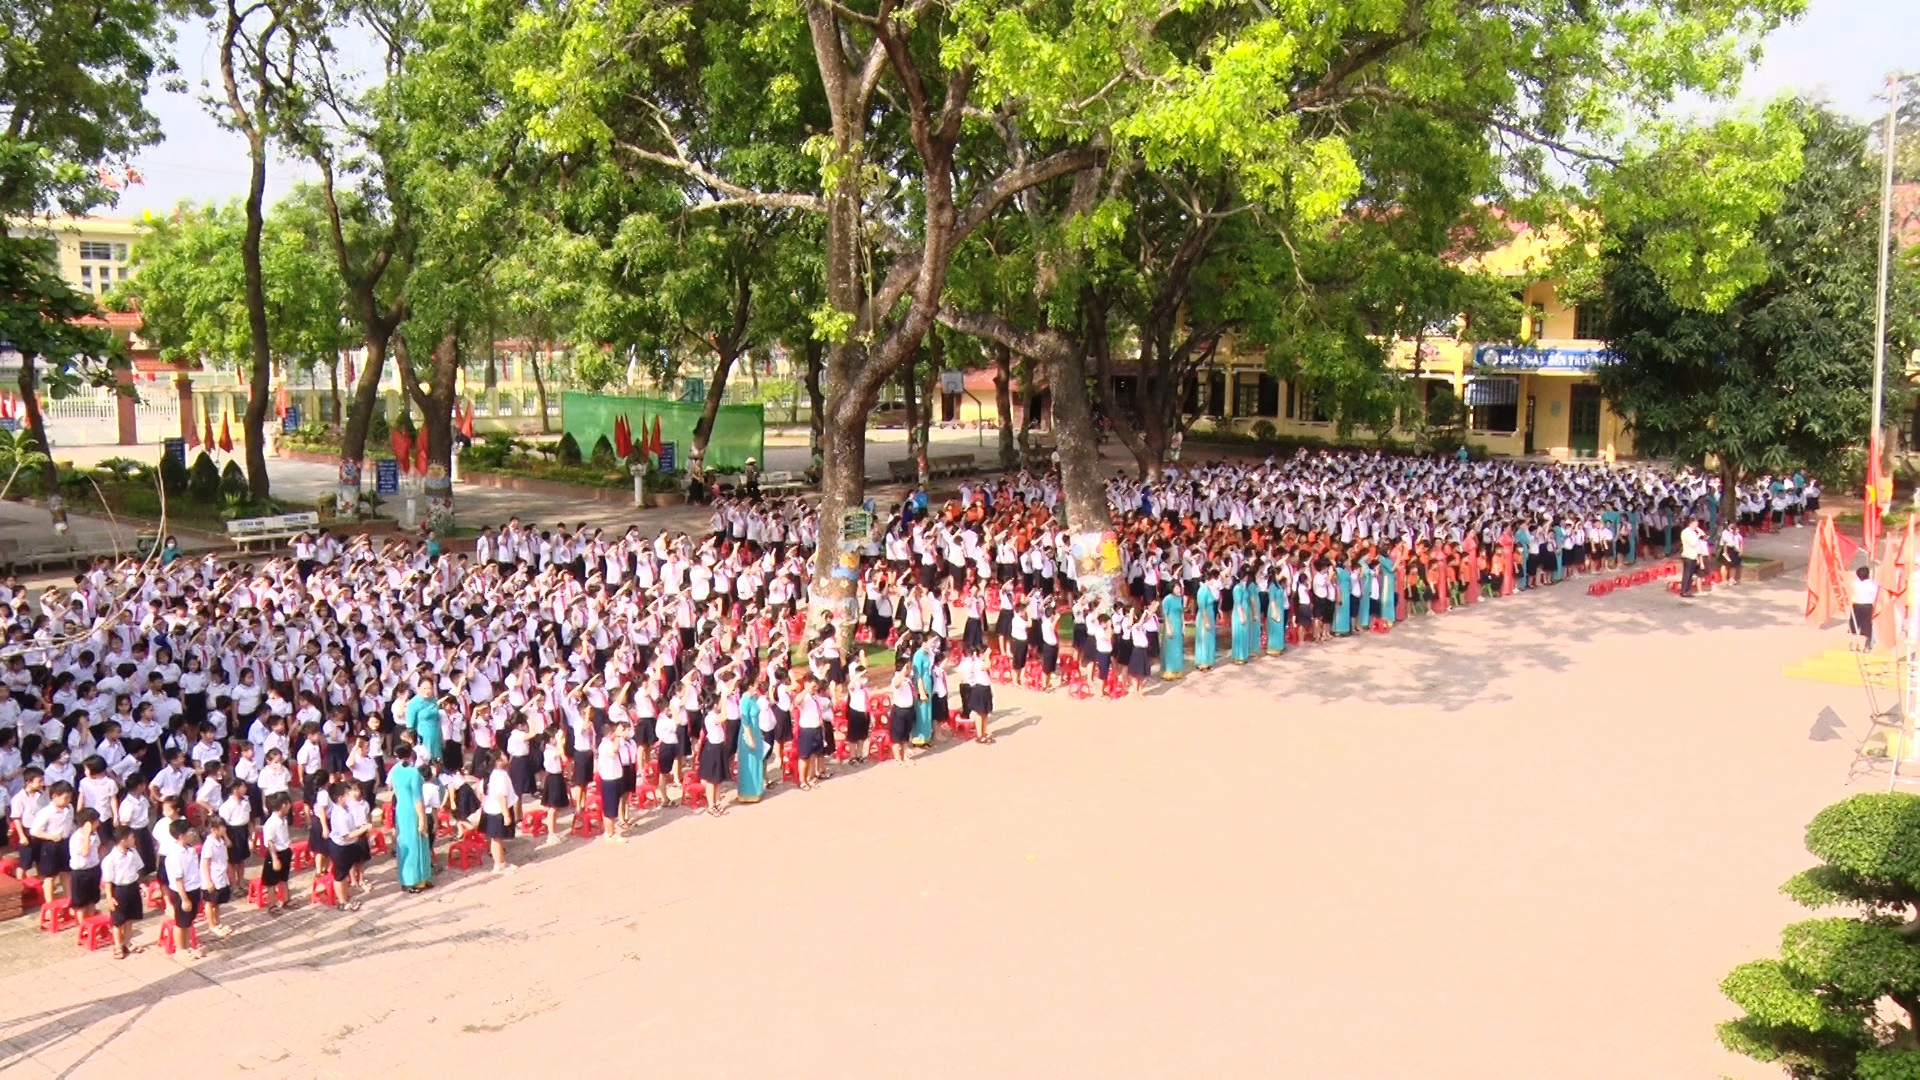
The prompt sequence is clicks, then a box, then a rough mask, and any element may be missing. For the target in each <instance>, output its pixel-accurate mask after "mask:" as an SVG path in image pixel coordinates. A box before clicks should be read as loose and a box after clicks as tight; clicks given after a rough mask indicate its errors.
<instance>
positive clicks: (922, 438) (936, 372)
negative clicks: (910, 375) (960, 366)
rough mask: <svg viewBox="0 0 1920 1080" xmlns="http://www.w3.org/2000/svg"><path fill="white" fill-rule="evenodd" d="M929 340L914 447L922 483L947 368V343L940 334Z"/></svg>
mask: <svg viewBox="0 0 1920 1080" xmlns="http://www.w3.org/2000/svg"><path fill="white" fill-rule="evenodd" d="M927 340H928V343H929V344H930V345H931V346H932V351H931V352H930V353H929V354H928V355H927V375H926V379H925V380H924V381H923V382H921V384H920V427H919V428H918V429H917V431H918V434H917V435H916V437H915V438H914V447H915V449H916V450H917V451H918V452H919V455H920V456H919V457H917V458H915V459H914V462H915V464H916V465H917V466H918V467H919V469H920V480H921V482H922V483H925V482H926V479H927V476H928V473H929V471H930V468H929V464H928V461H927V458H928V457H929V456H930V455H931V454H932V453H933V422H934V420H933V418H934V411H935V410H936V409H937V408H938V407H939V404H940V402H939V397H940V372H941V370H942V369H943V368H945V367H946V366H947V362H946V357H947V347H946V342H944V341H942V340H941V338H940V335H939V334H929V335H927Z"/></svg>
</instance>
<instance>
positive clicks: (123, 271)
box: [120, 266, 127, 281]
mask: <svg viewBox="0 0 1920 1080" xmlns="http://www.w3.org/2000/svg"><path fill="white" fill-rule="evenodd" d="M120 280H121V281H125V280H127V268H126V267H124V266H123V267H121V268H120Z"/></svg>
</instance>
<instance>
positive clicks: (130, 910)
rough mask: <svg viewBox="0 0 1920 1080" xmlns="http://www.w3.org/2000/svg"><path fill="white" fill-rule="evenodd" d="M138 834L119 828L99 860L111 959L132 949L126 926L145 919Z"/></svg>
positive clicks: (118, 957) (127, 828)
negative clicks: (110, 928) (109, 927)
mask: <svg viewBox="0 0 1920 1080" xmlns="http://www.w3.org/2000/svg"><path fill="white" fill-rule="evenodd" d="M138 843H139V834H138V833H136V832H135V831H134V830H133V829H132V828H130V827H127V826H122V827H121V828H119V829H117V830H115V832H114V834H113V846H112V847H111V848H108V849H107V853H106V854H105V855H103V856H102V857H101V859H100V882H101V885H102V886H103V887H104V890H105V899H106V903H107V910H108V911H109V912H111V913H112V919H111V921H112V924H113V958H114V959H115V960H125V959H126V958H127V955H128V953H130V952H140V951H143V950H141V949H135V948H132V947H131V946H132V943H133V931H132V930H129V929H128V928H127V927H128V924H130V923H135V922H139V921H140V920H141V919H143V918H145V917H146V913H147V911H146V908H147V904H146V899H145V898H144V897H142V896H141V895H140V874H141V871H142V867H141V865H140V849H139V846H138Z"/></svg>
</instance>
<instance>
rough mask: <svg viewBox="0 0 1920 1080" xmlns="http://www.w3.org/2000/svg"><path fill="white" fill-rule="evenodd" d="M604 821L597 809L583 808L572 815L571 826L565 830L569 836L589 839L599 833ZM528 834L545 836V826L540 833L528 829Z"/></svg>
mask: <svg viewBox="0 0 1920 1080" xmlns="http://www.w3.org/2000/svg"><path fill="white" fill-rule="evenodd" d="M605 821H606V818H605V817H603V816H602V815H601V813H600V808H599V807H597V806H583V807H581V808H580V810H579V811H578V812H577V813H575V814H574V815H573V825H572V826H571V827H570V828H568V829H567V833H568V834H569V835H571V836H586V837H591V836H593V835H595V834H596V833H598V832H599V831H600V827H601V825H602V824H604V823H605ZM528 834H529V835H532V836H545V835H546V834H547V829H546V826H545V825H542V826H541V827H540V831H539V832H537V833H536V832H533V831H532V830H531V829H529V830H528Z"/></svg>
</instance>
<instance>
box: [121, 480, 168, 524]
mask: <svg viewBox="0 0 1920 1080" xmlns="http://www.w3.org/2000/svg"><path fill="white" fill-rule="evenodd" d="M120 509H121V511H122V512H123V513H126V514H128V515H130V516H132V517H143V518H158V517H159V516H160V493H159V492H157V491H154V490H153V489H152V488H143V487H130V488H127V489H125V490H124V491H122V492H121V493H120Z"/></svg>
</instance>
